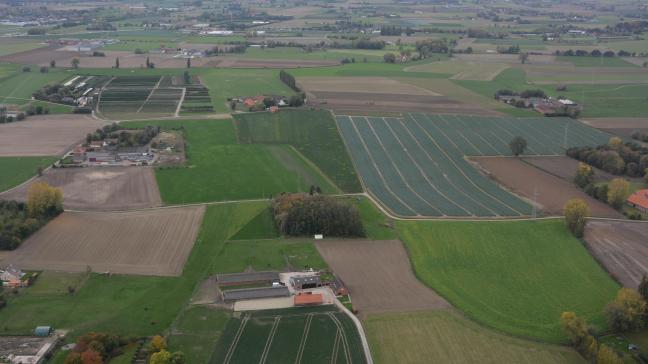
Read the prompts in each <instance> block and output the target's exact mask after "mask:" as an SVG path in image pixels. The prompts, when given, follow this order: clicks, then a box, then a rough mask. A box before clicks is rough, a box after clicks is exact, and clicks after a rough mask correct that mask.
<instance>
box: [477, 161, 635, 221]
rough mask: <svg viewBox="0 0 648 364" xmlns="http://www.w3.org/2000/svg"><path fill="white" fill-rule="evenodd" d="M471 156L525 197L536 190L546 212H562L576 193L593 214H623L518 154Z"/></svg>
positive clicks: (500, 181)
mask: <svg viewBox="0 0 648 364" xmlns="http://www.w3.org/2000/svg"><path fill="white" fill-rule="evenodd" d="M471 159H472V160H473V161H475V162H477V163H478V164H479V165H480V166H481V167H482V168H483V169H486V170H487V171H488V172H490V175H489V177H491V178H493V179H494V180H495V181H497V182H498V183H499V184H501V185H503V186H505V187H507V188H508V189H509V190H511V191H513V192H514V193H516V194H518V195H521V196H524V197H526V198H527V199H528V200H531V201H532V200H533V194H534V191H537V201H536V202H537V204H538V206H539V208H540V210H541V211H543V212H545V213H546V214H549V215H561V214H562V209H563V206H564V205H565V203H566V202H567V201H568V200H569V199H571V198H575V197H578V198H581V199H583V200H585V201H586V202H587V204H588V205H589V207H590V210H591V214H592V216H596V217H612V218H623V215H621V214H620V213H618V212H617V211H616V210H614V209H613V208H612V207H610V206H608V205H607V204H604V203H603V202H601V201H598V200H595V199H593V198H591V197H590V196H588V195H587V194H586V193H584V192H583V191H581V190H579V189H578V188H577V187H576V186H575V185H574V184H573V183H570V182H567V181H565V180H563V179H560V178H558V177H556V176H553V175H551V174H549V173H546V172H544V171H542V170H540V169H538V168H535V167H533V166H531V165H529V164H527V163H524V162H523V161H522V160H520V159H519V158H509V157H474V158H471Z"/></svg>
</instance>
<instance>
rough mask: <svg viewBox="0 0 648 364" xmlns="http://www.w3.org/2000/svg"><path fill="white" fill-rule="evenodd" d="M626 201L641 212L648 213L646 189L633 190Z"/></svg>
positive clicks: (647, 193) (647, 190) (647, 192)
mask: <svg viewBox="0 0 648 364" xmlns="http://www.w3.org/2000/svg"><path fill="white" fill-rule="evenodd" d="M626 203H627V204H628V205H630V206H631V207H634V208H635V209H637V210H639V211H641V212H645V213H648V189H644V190H637V191H635V193H633V194H632V195H630V197H628V199H627V200H626Z"/></svg>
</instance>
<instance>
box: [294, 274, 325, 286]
mask: <svg viewBox="0 0 648 364" xmlns="http://www.w3.org/2000/svg"><path fill="white" fill-rule="evenodd" d="M290 285H291V286H293V287H294V288H295V289H308V288H316V287H319V286H321V285H322V281H321V280H320V276H319V275H299V276H292V277H290Z"/></svg>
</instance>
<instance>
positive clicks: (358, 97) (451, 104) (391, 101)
mask: <svg viewBox="0 0 648 364" xmlns="http://www.w3.org/2000/svg"><path fill="white" fill-rule="evenodd" d="M358 78H360V77H334V78H326V79H324V78H322V77H302V78H299V79H298V83H299V85H300V87H302V88H303V89H304V90H305V91H306V92H307V93H308V95H309V104H311V105H316V106H320V107H324V108H327V109H332V110H335V111H336V112H337V113H345V112H356V111H371V112H393V111H394V110H408V111H420V112H430V113H441V114H471V115H493V116H496V115H499V113H498V112H495V111H491V110H486V109H484V108H483V107H481V106H479V105H475V104H468V103H464V102H461V101H457V100H454V99H451V98H448V97H445V96H443V95H441V94H438V93H436V92H434V91H430V90H428V89H425V88H422V87H419V86H416V85H413V84H408V83H404V82H400V81H397V80H393V79H388V78H384V77H361V78H362V79H361V80H360V79H358ZM340 90H344V91H340Z"/></svg>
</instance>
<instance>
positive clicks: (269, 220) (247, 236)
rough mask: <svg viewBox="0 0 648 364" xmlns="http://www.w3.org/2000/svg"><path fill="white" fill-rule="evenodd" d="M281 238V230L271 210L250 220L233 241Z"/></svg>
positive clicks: (233, 237) (268, 209) (265, 210)
mask: <svg viewBox="0 0 648 364" xmlns="http://www.w3.org/2000/svg"><path fill="white" fill-rule="evenodd" d="M278 237H279V230H278V229H277V226H276V224H275V222H274V217H273V216H272V211H271V210H270V208H267V209H264V210H263V211H261V212H260V213H259V214H258V215H257V216H255V217H254V219H252V220H250V222H249V223H247V224H246V225H245V226H243V227H242V228H241V230H239V231H237V232H236V234H234V236H232V239H231V240H252V239H273V238H278Z"/></svg>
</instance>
